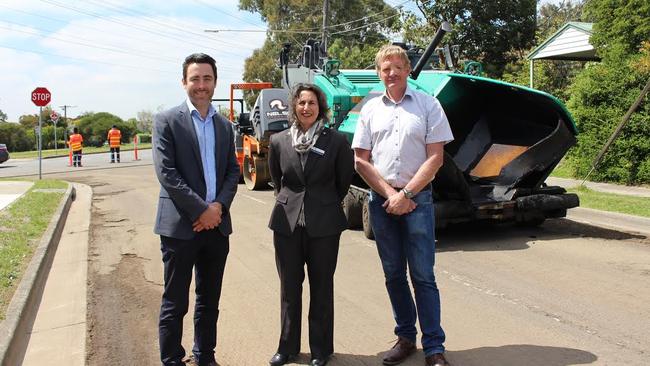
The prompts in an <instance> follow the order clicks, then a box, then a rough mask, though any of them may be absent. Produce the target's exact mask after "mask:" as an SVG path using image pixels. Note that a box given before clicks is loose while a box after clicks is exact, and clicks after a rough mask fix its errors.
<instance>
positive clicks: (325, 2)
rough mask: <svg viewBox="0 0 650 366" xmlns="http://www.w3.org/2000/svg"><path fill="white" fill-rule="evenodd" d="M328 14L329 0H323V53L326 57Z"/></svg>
mask: <svg viewBox="0 0 650 366" xmlns="http://www.w3.org/2000/svg"><path fill="white" fill-rule="evenodd" d="M329 12H330V2H329V0H323V43H322V45H323V51H325V55H327V27H329V20H328V19H329Z"/></svg>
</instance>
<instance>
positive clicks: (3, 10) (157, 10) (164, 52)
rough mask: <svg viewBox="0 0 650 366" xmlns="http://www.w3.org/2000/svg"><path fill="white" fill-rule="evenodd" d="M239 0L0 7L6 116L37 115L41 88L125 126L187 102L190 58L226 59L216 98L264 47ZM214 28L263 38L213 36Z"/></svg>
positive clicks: (89, 0) (5, 3) (77, 110)
mask: <svg viewBox="0 0 650 366" xmlns="http://www.w3.org/2000/svg"><path fill="white" fill-rule="evenodd" d="M237 4H238V0H170V1H160V0H128V1H127V0H40V1H38V0H0V110H2V111H3V112H5V113H6V114H7V116H8V121H12V122H16V121H18V118H19V117H20V116H21V115H24V114H37V113H38V107H37V106H35V105H34V104H33V103H32V101H31V92H32V91H33V90H34V89H35V88H36V87H46V88H47V89H48V90H49V91H50V93H51V94H52V102H51V103H50V105H49V106H51V107H52V108H53V109H54V110H56V111H57V112H59V113H61V114H63V109H62V108H61V107H60V106H63V105H69V106H74V107H70V108H68V109H67V114H68V117H75V116H77V115H79V114H81V113H84V112H109V113H112V114H115V115H117V116H119V117H120V118H122V119H124V120H126V119H129V118H135V117H136V116H137V113H138V112H140V111H152V112H156V111H157V110H160V109H166V108H170V107H173V106H176V105H178V104H180V103H181V102H183V100H184V99H185V97H186V94H185V91H184V89H183V88H182V85H181V79H182V66H181V65H182V62H183V59H184V58H185V57H186V56H187V55H189V54H191V53H194V52H204V53H207V54H209V55H211V56H212V57H214V58H215V59H216V60H217V68H218V81H217V90H216V91H215V98H219V97H223V98H227V97H228V93H229V86H230V84H231V83H234V82H241V81H242V79H241V78H242V72H243V68H244V60H245V59H246V58H247V57H248V56H250V55H251V54H252V52H253V50H254V49H256V48H259V47H261V46H262V44H263V43H264V38H265V33H264V32H263V30H265V29H266V25H265V23H263V22H262V21H261V20H260V19H259V16H258V15H256V14H252V13H249V12H243V11H239V10H238V7H237ZM206 29H259V30H262V32H247V33H233V32H219V33H207V32H205V30H206Z"/></svg>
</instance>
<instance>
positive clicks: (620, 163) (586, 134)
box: [568, 0, 650, 184]
mask: <svg viewBox="0 0 650 366" xmlns="http://www.w3.org/2000/svg"><path fill="white" fill-rule="evenodd" d="M626 4H628V5H630V4H631V5H630V6H628V5H626ZM649 7H650V4H648V3H647V1H636V0H631V1H629V2H627V1H618V0H590V1H588V2H587V3H586V4H585V12H586V13H587V14H589V15H590V16H593V17H594V19H595V24H594V33H593V36H592V38H591V40H593V42H594V43H595V44H596V45H598V53H599V55H600V56H601V57H602V58H603V60H602V62H601V63H595V64H592V65H589V67H587V68H586V69H585V71H583V72H582V73H581V74H580V75H578V76H577V77H576V81H575V84H574V85H573V86H572V88H571V98H570V100H569V103H568V107H569V110H570V111H571V113H572V114H573V116H574V118H575V120H576V125H577V127H578V130H579V131H580V135H579V138H578V145H577V146H576V148H574V149H572V150H571V151H570V154H569V162H570V163H571V166H572V168H573V169H574V172H575V174H576V175H577V176H581V177H583V176H585V175H586V174H587V172H588V171H589V169H590V167H591V163H592V161H593V160H594V158H595V157H596V155H597V153H598V152H599V151H600V150H601V149H602V147H603V145H604V142H605V141H607V139H608V138H609V136H610V135H611V134H612V132H613V131H614V128H615V127H616V126H617V125H618V123H619V122H620V120H621V118H622V117H623V115H624V114H625V112H626V111H627V110H628V108H629V107H630V105H631V104H632V103H633V102H634V100H635V99H636V98H637V97H638V96H639V93H640V92H641V89H642V88H643V87H644V86H645V84H646V82H647V81H648V79H649V78H650V42H641V41H639V44H635V42H636V40H638V39H639V38H637V37H639V34H641V33H643V32H646V33H644V34H646V35H645V36H644V37H645V39H649V37H650V28H649V27H648V25H649V24H650V12H649V10H650V8H649ZM630 25H633V26H634V28H635V29H634V30H633V29H631V28H629V26H630ZM622 31H629V33H627V34H620V33H619V32H622ZM646 98H647V97H646ZM590 179H595V180H605V181H613V182H619V183H626V184H635V183H650V105H648V103H642V105H641V106H640V107H639V109H637V111H636V112H635V113H634V114H633V115H632V116H631V118H630V120H629V122H628V124H627V125H626V126H625V128H624V129H623V130H622V132H621V134H620V135H619V137H618V138H617V139H616V140H615V141H614V143H613V144H612V146H611V147H610V148H609V151H608V152H607V153H606V154H605V155H604V157H603V160H602V162H601V163H600V165H599V166H598V168H597V169H596V171H595V172H594V173H593V174H592V175H591V176H590Z"/></svg>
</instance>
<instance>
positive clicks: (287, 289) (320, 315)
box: [273, 226, 341, 358]
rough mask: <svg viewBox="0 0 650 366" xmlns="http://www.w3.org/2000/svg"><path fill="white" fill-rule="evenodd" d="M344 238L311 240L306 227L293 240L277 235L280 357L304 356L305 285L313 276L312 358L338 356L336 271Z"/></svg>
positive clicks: (311, 301)
mask: <svg viewBox="0 0 650 366" xmlns="http://www.w3.org/2000/svg"><path fill="white" fill-rule="evenodd" d="M340 237H341V235H340V234H337V235H332V236H327V237H322V238H311V237H309V236H308V235H307V231H306V230H305V229H304V228H302V227H299V226H298V227H296V229H295V230H294V232H293V234H292V235H291V236H284V235H281V234H278V233H276V232H274V234H273V245H274V246H275V263H276V266H277V269H278V275H279V276H280V287H281V288H280V292H281V314H280V316H281V326H282V329H281V332H280V344H279V346H278V353H282V354H285V355H295V354H298V353H299V352H300V320H301V316H302V315H301V314H302V282H303V280H304V278H305V272H304V267H305V264H307V272H308V274H309V289H310V293H309V298H310V300H309V347H310V348H311V354H312V358H325V357H328V356H329V355H331V354H332V353H333V352H334V271H335V270H336V261H337V256H338V252H339V239H340Z"/></svg>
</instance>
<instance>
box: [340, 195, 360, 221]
mask: <svg viewBox="0 0 650 366" xmlns="http://www.w3.org/2000/svg"><path fill="white" fill-rule="evenodd" d="M342 206H343V213H344V214H345V218H346V219H347V220H348V228H349V229H360V228H361V227H362V226H363V223H362V219H363V218H362V214H363V213H362V206H363V202H361V200H360V199H359V198H358V197H357V196H356V195H355V194H353V193H352V191H348V193H347V194H346V195H345V197H343V202H342Z"/></svg>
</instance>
